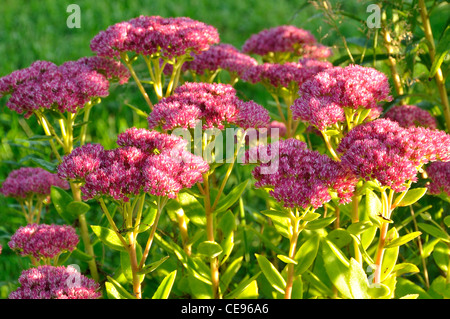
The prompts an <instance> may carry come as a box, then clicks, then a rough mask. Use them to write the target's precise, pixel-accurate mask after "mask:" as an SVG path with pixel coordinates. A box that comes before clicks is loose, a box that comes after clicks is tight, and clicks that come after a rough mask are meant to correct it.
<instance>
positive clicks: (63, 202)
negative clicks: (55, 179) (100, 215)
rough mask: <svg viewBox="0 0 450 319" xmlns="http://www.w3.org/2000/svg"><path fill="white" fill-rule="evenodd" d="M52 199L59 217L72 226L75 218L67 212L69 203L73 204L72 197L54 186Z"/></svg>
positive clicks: (51, 193)
mask: <svg viewBox="0 0 450 319" xmlns="http://www.w3.org/2000/svg"><path fill="white" fill-rule="evenodd" d="M50 198H51V200H52V203H53V206H54V207H55V209H56V211H57V212H58V214H59V216H61V217H62V218H63V219H64V220H65V221H66V222H67V223H68V224H72V223H73V222H74V220H75V217H74V216H73V215H72V214H71V213H70V212H69V211H68V210H67V205H68V203H71V202H73V198H72V196H70V195H69V193H68V192H66V191H65V190H63V189H62V188H59V187H57V186H52V187H51V190H50Z"/></svg>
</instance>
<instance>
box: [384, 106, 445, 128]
mask: <svg viewBox="0 0 450 319" xmlns="http://www.w3.org/2000/svg"><path fill="white" fill-rule="evenodd" d="M384 118H387V119H390V120H393V121H396V122H398V123H399V124H400V126H402V127H413V126H423V127H429V128H434V129H435V128H437V122H436V119H435V118H434V117H433V115H431V114H430V113H429V112H428V111H426V110H424V109H421V108H420V107H418V106H417V105H395V106H394V107H392V108H390V109H389V110H388V111H387V112H386V114H385V115H384Z"/></svg>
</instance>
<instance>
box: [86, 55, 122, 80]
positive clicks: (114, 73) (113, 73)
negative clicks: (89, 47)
mask: <svg viewBox="0 0 450 319" xmlns="http://www.w3.org/2000/svg"><path fill="white" fill-rule="evenodd" d="M78 62H79V63H84V64H86V65H87V66H88V67H89V68H90V69H92V70H95V71H97V72H98V73H101V74H103V75H104V76H105V77H106V78H107V79H108V80H109V81H111V82H118V83H119V84H125V83H127V82H128V79H129V78H130V71H129V70H128V69H127V67H126V66H125V65H123V64H122V63H121V62H120V61H117V60H115V59H110V58H106V57H100V56H91V57H83V58H81V59H79V60H78Z"/></svg>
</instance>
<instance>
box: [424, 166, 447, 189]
mask: <svg viewBox="0 0 450 319" xmlns="http://www.w3.org/2000/svg"><path fill="white" fill-rule="evenodd" d="M426 172H427V174H428V178H429V179H430V182H429V183H428V184H427V188H428V193H430V194H432V195H439V194H445V195H446V196H450V162H433V163H431V164H430V165H428V167H427V168H426Z"/></svg>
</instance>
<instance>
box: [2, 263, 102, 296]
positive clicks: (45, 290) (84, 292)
mask: <svg viewBox="0 0 450 319" xmlns="http://www.w3.org/2000/svg"><path fill="white" fill-rule="evenodd" d="M19 283H20V285H21V286H20V287H19V288H17V290H15V291H13V292H11V293H10V295H9V299H98V298H100V297H101V296H102V294H101V292H100V291H99V289H100V286H99V284H98V283H96V282H95V281H94V280H93V279H90V278H87V277H85V276H84V275H82V274H80V273H79V272H78V271H77V270H76V269H75V268H74V267H72V266H67V267H64V266H59V267H53V266H48V265H45V266H39V267H37V268H31V269H28V270H25V271H23V272H22V274H21V275H20V277H19Z"/></svg>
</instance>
